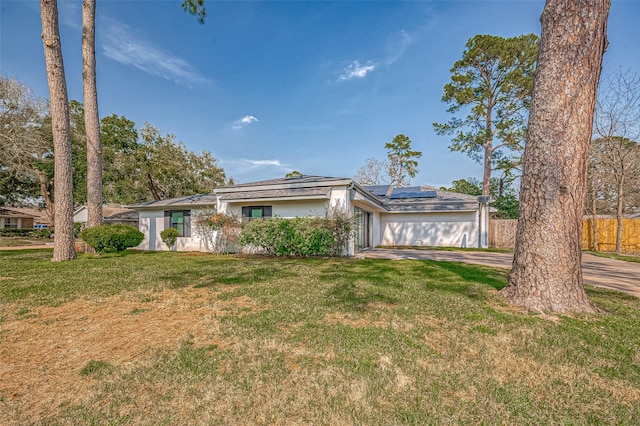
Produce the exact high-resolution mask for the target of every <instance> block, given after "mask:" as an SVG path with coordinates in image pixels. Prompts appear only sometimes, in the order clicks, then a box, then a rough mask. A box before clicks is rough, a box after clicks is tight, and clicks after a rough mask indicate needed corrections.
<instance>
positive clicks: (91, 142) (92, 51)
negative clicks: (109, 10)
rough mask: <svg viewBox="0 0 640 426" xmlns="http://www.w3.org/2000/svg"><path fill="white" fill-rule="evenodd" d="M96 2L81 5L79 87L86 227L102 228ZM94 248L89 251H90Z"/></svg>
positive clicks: (84, 0)
mask: <svg viewBox="0 0 640 426" xmlns="http://www.w3.org/2000/svg"><path fill="white" fill-rule="evenodd" d="M95 38H96V0H83V2H82V87H83V93H84V124H85V131H86V137H87V227H88V228H92V227H94V226H100V225H102V217H103V216H102V141H101V140H100V118H99V115H98V89H97V86H96V43H95ZM91 250H93V249H90V251H91Z"/></svg>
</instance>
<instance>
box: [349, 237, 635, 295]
mask: <svg viewBox="0 0 640 426" xmlns="http://www.w3.org/2000/svg"><path fill="white" fill-rule="evenodd" d="M356 257H360V258H369V259H418V260H441V261H450V262H463V263H472V264H477V265H486V266H491V267H494V268H506V269H510V268H511V263H512V262H513V254H512V253H493V252H480V251H477V252H476V251H442V250H415V249H413V250H412V249H380V248H377V249H373V250H368V251H365V252H362V253H358V255H357V256H356ZM582 274H583V277H584V282H585V284H589V285H592V286H596V287H602V288H608V289H611V290H617V291H622V292H625V293H628V294H631V295H633V296H635V297H638V298H640V263H633V262H625V261H623V260H615V259H609V258H607V257H600V256H595V255H592V254H586V253H585V254H583V255H582Z"/></svg>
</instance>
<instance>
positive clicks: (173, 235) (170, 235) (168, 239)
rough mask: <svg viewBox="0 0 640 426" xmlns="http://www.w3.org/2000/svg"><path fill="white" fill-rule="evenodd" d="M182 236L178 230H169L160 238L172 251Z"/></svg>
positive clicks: (162, 233)
mask: <svg viewBox="0 0 640 426" xmlns="http://www.w3.org/2000/svg"><path fill="white" fill-rule="evenodd" d="M179 236H180V232H179V231H178V230H177V229H176V228H167V229H165V230H164V231H162V232H160V238H161V239H162V242H163V243H165V244H166V245H167V248H169V250H171V247H173V246H174V245H175V244H176V241H178V237H179Z"/></svg>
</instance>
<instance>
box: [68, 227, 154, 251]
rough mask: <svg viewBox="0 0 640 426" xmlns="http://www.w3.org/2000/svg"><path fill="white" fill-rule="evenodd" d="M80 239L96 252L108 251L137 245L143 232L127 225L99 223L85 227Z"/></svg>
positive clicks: (142, 236) (141, 238) (142, 237)
mask: <svg viewBox="0 0 640 426" xmlns="http://www.w3.org/2000/svg"><path fill="white" fill-rule="evenodd" d="M80 236H81V237H82V239H83V240H84V241H85V242H86V243H87V244H88V245H89V246H90V247H92V248H93V249H94V250H95V251H96V252H98V253H110V252H117V251H122V250H125V249H127V248H129V247H135V246H137V245H139V244H140V243H141V242H142V240H143V239H144V234H143V233H142V232H140V231H139V230H138V229H136V228H134V227H133V226H129V225H120V224H117V225H100V226H94V227H91V228H85V229H83V230H82V232H81V233H80Z"/></svg>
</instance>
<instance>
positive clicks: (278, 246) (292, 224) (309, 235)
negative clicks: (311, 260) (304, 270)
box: [238, 217, 335, 257]
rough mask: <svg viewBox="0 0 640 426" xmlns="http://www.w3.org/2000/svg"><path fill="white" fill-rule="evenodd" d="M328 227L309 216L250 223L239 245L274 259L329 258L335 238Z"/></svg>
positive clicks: (242, 234) (322, 221) (323, 222)
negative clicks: (276, 257)
mask: <svg viewBox="0 0 640 426" xmlns="http://www.w3.org/2000/svg"><path fill="white" fill-rule="evenodd" d="M327 224H328V222H327V221H326V220H325V219H322V218H310V217H298V218H295V219H283V218H278V217H276V218H272V219H264V220H252V221H250V222H249V223H247V224H246V225H245V227H244V229H243V230H242V232H241V233H240V237H239V240H238V245H239V246H240V247H242V248H243V249H245V250H247V249H253V250H256V251H259V252H262V253H265V254H268V255H276V256H305V257H306V256H328V255H330V254H332V252H333V246H334V245H335V239H334V237H333V233H332V231H331V230H330V229H328V228H327V226H326V225H327Z"/></svg>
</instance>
